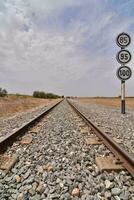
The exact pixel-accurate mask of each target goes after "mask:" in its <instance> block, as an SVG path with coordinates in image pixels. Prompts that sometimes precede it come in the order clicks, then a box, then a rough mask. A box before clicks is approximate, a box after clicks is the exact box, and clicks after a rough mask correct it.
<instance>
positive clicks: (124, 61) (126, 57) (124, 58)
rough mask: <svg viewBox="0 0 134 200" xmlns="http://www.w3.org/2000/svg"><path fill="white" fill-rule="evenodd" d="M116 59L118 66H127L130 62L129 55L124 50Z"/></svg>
mask: <svg viewBox="0 0 134 200" xmlns="http://www.w3.org/2000/svg"><path fill="white" fill-rule="evenodd" d="M116 59H117V61H118V62H119V63H120V64H127V63H128V62H129V61H130V60H131V53H130V52H129V51H127V50H125V49H124V50H121V51H119V52H118V53H117V56H116Z"/></svg>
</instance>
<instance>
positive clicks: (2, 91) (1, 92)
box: [0, 88, 7, 97]
mask: <svg viewBox="0 0 134 200" xmlns="http://www.w3.org/2000/svg"><path fill="white" fill-rule="evenodd" d="M5 96H7V91H6V89H2V88H0V97H5Z"/></svg>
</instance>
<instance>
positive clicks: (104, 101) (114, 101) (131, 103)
mask: <svg viewBox="0 0 134 200" xmlns="http://www.w3.org/2000/svg"><path fill="white" fill-rule="evenodd" d="M79 101H80V102H81V103H84V104H98V105H104V106H111V107H120V104H121V99H120V98H79ZM126 107H129V108H134V98H126Z"/></svg>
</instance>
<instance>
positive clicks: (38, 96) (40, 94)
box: [33, 91, 60, 99]
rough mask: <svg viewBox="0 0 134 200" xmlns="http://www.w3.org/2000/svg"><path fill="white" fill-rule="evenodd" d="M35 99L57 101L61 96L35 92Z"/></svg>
mask: <svg viewBox="0 0 134 200" xmlns="http://www.w3.org/2000/svg"><path fill="white" fill-rule="evenodd" d="M33 97H35V98H43V99H57V98H60V96H59V95H56V94H53V93H45V92H43V91H34V92H33Z"/></svg>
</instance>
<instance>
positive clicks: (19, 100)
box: [0, 95, 57, 117]
mask: <svg viewBox="0 0 134 200" xmlns="http://www.w3.org/2000/svg"><path fill="white" fill-rule="evenodd" d="M56 101H57V100H49V99H37V98H32V97H29V96H15V95H10V96H8V97H0V117H2V116H7V115H12V114H15V113H17V112H23V111H27V110H30V109H32V108H35V107H38V106H41V105H42V106H43V105H44V106H47V105H50V104H52V103H54V102H56Z"/></svg>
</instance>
